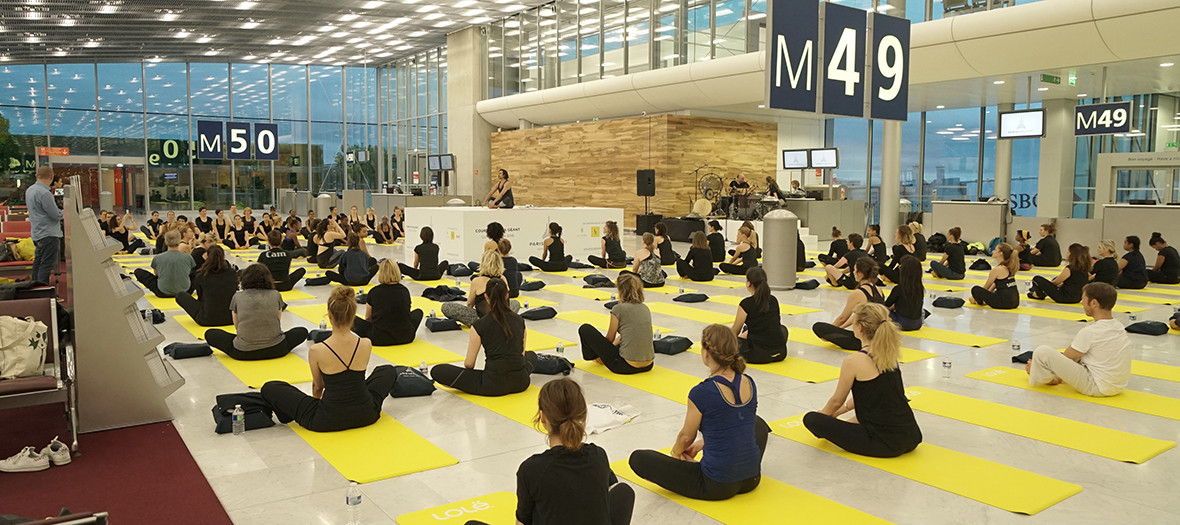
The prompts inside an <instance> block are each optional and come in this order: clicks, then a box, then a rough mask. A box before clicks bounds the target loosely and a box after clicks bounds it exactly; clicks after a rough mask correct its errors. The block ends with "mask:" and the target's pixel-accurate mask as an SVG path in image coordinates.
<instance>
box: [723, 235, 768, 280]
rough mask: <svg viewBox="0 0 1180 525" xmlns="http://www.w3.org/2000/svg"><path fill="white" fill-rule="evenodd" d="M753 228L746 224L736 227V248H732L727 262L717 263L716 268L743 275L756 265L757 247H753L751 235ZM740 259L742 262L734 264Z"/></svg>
mask: <svg viewBox="0 0 1180 525" xmlns="http://www.w3.org/2000/svg"><path fill="white" fill-rule="evenodd" d="M753 233H754V230H752V229H750V228H749V227H747V226H742V227H741V228H738V234H737V240H738V245H737V248H734V249H733V256H732V257H730V258H729V262H727V263H721V264H718V265H717V268H718V269H719V270H721V271H723V272H725V273H728V274H733V275H745V274H746V272H747V271H749V270H750V268H755V267H757V266H758V249H757V248H755V247H754V245H753V240H752V239H751V237H750V236H751V235H752V234H753ZM738 259H741V261H742V264H741V265H737V264H734V263H736V262H737V261H738Z"/></svg>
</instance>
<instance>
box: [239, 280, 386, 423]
mask: <svg viewBox="0 0 1180 525" xmlns="http://www.w3.org/2000/svg"><path fill="white" fill-rule="evenodd" d="M355 317H356V293H355V292H353V290H352V288H349V287H347V286H339V287H336V288H335V289H333V290H332V295H331V296H329V297H328V318H329V319H331V320H332V335H331V336H329V337H328V339H327V340H325V341H324V342H322V343H316V344H314V345H311V348H310V349H308V351H307V362H308V365H310V366H311V378H312V379H311V395H310V396H309V395H307V394H305V393H303V391H301V390H299V389H298V388H296V387H294V386H291V385H290V384H288V383H285V382H282V381H268V382H267V383H266V384H265V385H262V397H263V398H265V399H266V401H267V402H268V403H270V405H271V406H272V407H274V410H275V415H276V416H278V418H279V422H281V423H289V422H291V421H295V422H296V423H299V426H301V427H303V428H306V429H307V430H311V431H313V432H337V431H340V430H348V429H353V428H360V427H364V426H368V425H372V424H373V423H376V422H377V420H378V419H380V418H381V404H382V403H384V402H385V398H386V396H388V395H389V392H390V391H391V390H393V383H394V381H395V380H397V371H396V370H395V369H394V368H393V365H381V366H378V367H377V368H374V369H373V373H371V374H369V378H368V379H365V370H366V369H367V368H368V366H369V358H370V357H371V356H372V350H373V346H372V344H370V343H369V340H368V339H365V338H363V337H360V336H358V335H356V334H354V333H352V332H351V331H349V328H350V327H351V326H352V320H353V318H355Z"/></svg>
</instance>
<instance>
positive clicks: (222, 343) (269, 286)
mask: <svg viewBox="0 0 1180 525" xmlns="http://www.w3.org/2000/svg"><path fill="white" fill-rule="evenodd" d="M240 284H241V286H242V289H241V290H240V291H239V292H238V293H236V294H234V297H233V299H232V300H230V302H229V309H230V312H232V313H233V323H234V329H235V330H236V331H237V335H235V334H231V333H229V332H226V331H225V330H222V329H220V328H210V329H209V330H206V331H205V341H208V342H209V345H210V346H212V347H213V348H216V349H218V350H221V351H222V352H225V353H226V354H227V355H229V356H230V357H232V358H234V359H237V360H239V361H258V360H262V359H278V358H280V357H283V356H285V355H287V353H289V352H290V351H291V350H292V349H294V348H295V347H297V346H299V345H301V344H303V342H304V341H306V340H307V329H306V328H303V327H301V326H297V327H295V328H292V329H290V330H287V331H286V332H283V328H282V325H281V323H280V322H279V319H281V318H282V317H283V309H284V308H286V307H287V303H284V302H283V298H282V297H281V296H280V295H279V292H278V291H277V290H275V284H274V281H272V280H271V277H270V270H267V269H266V266H263V265H261V264H259V263H254V264H251V265H250V266H247V267H246V269H245V270H242V274H241V277H240ZM349 319H350V321H351V318H349Z"/></svg>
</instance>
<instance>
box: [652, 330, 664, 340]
mask: <svg viewBox="0 0 1180 525" xmlns="http://www.w3.org/2000/svg"><path fill="white" fill-rule="evenodd" d="M663 337H664V334H661V333H660V329H659V328H656V333H655V337H654V338H653V339H657V340H658V339H661V338H663Z"/></svg>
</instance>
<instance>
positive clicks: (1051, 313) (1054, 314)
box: [963, 297, 1090, 321]
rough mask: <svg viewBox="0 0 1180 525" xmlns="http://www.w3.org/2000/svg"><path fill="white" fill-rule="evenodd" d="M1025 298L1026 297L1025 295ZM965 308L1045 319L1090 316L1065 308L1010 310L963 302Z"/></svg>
mask: <svg viewBox="0 0 1180 525" xmlns="http://www.w3.org/2000/svg"><path fill="white" fill-rule="evenodd" d="M1025 299H1027V297H1025ZM963 306H964V307H966V308H978V309H981V310H994V311H996V312H1007V313H1012V314H1023V315H1031V316H1033V317H1044V318H1046V319H1060V320H1062V321H1087V320H1089V319H1090V318H1089V317H1086V314H1084V313H1081V312H1067V311H1065V310H1050V309H1048V308H1036V307H1032V306H1017V307H1016V308H1012V309H1010V310H995V309H994V308H991V307H988V306H980V305H978V304H971V303H964V304H963Z"/></svg>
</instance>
